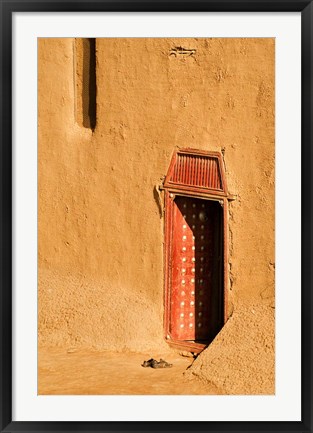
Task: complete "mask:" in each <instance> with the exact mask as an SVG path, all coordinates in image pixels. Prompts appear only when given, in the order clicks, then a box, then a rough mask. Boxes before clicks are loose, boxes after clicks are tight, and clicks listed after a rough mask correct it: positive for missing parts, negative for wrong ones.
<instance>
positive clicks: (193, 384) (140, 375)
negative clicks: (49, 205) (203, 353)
mask: <svg viewBox="0 0 313 433" xmlns="http://www.w3.org/2000/svg"><path fill="white" fill-rule="evenodd" d="M151 357H153V358H155V359H158V360H159V358H160V357H162V355H160V354H157V355H156V354H147V353H133V352H122V353H116V352H92V351H87V350H85V351H83V350H74V349H73V350H71V349H70V350H66V349H47V348H41V349H40V350H39V356H38V394H41V395H42V394H45V395H79V394H80V395H105V394H109V395H112V394H122V395H129V394H131V395H136V394H137V395H140V394H142V395H189V394H193V395H201V394H202V395H203V394H216V393H217V392H216V389H215V387H214V385H209V384H205V383H204V382H202V381H200V380H199V379H197V378H195V377H192V378H188V377H186V376H185V375H184V373H185V371H186V369H187V368H188V367H189V366H190V365H191V363H192V362H193V358H190V357H184V356H180V355H178V354H176V353H173V354H171V355H168V354H167V355H166V357H165V356H164V358H165V360H166V361H168V362H170V363H172V364H173V366H172V367H171V368H164V369H153V368H143V367H142V366H141V364H142V362H143V361H144V360H148V359H150V358H151ZM164 358H163V359H164Z"/></svg>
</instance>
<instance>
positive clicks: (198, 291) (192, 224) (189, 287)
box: [170, 197, 222, 341]
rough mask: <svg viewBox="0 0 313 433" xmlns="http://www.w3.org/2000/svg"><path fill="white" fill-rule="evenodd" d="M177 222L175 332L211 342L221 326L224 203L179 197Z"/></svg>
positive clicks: (180, 336)
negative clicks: (222, 207)
mask: <svg viewBox="0 0 313 433" xmlns="http://www.w3.org/2000/svg"><path fill="white" fill-rule="evenodd" d="M172 221H173V225H172V257H171V261H172V275H171V277H172V278H171V282H172V284H171V305H170V308H171V311H170V333H171V336H172V338H173V339H175V340H192V341H207V340H209V339H211V338H212V337H214V336H215V335H216V333H217V332H218V330H219V328H220V327H221V317H222V284H221V283H222V242H221V241H222V236H221V235H222V234H221V228H222V211H221V206H220V204H219V202H217V201H210V200H202V199H195V198H191V197H176V199H175V200H174V205H173V220H172Z"/></svg>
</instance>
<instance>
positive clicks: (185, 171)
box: [164, 149, 227, 196]
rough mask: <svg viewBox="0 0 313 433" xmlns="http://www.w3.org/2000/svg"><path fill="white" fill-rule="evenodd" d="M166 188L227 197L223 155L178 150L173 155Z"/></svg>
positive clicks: (165, 182) (165, 184)
mask: <svg viewBox="0 0 313 433" xmlns="http://www.w3.org/2000/svg"><path fill="white" fill-rule="evenodd" d="M164 188H171V189H173V188H174V189H177V190H182V191H186V190H188V191H195V192H197V191H198V192H204V193H213V194H215V195H223V196H225V195H227V188H226V180H225V174H224V166H223V162H222V160H221V154H220V153H217V152H205V151H199V150H193V149H184V150H178V151H177V152H176V153H175V154H174V155H173V158H172V161H171V164H170V167H169V170H168V173H167V176H166V178H165V181H164Z"/></svg>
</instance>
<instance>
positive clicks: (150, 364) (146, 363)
mask: <svg viewBox="0 0 313 433" xmlns="http://www.w3.org/2000/svg"><path fill="white" fill-rule="evenodd" d="M172 365H173V364H169V363H168V362H166V361H164V359H160V361H157V360H156V359H153V358H151V359H149V360H148V361H143V364H141V366H142V367H151V368H169V367H172Z"/></svg>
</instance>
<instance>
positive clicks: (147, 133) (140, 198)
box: [38, 38, 275, 393]
mask: <svg viewBox="0 0 313 433" xmlns="http://www.w3.org/2000/svg"><path fill="white" fill-rule="evenodd" d="M38 47H39V52H38V170H39V173H38V174H39V177H38V198H39V200H38V268H39V285H38V293H39V297H38V306H39V310H38V311H39V313H38V339H39V345H40V346H41V347H43V348H49V347H50V348H53V347H54V348H55V347H57V346H58V347H64V348H67V347H73V346H74V347H77V348H85V349H88V348H93V349H97V350H112V351H125V350H132V351H137V352H140V351H144V352H146V351H149V350H160V351H165V352H166V351H170V349H169V348H168V347H167V345H166V343H164V341H163V217H162V212H161V213H160V203H159V201H158V194H156V192H155V189H154V188H155V186H156V185H159V184H160V183H161V181H162V178H163V177H164V175H165V174H166V172H167V169H168V165H169V162H170V159H171V155H172V152H173V150H174V149H175V148H177V147H182V148H184V147H192V148H196V149H203V150H211V151H222V152H223V155H224V161H225V166H226V177H227V182H228V189H229V192H230V193H232V194H235V195H236V196H237V199H236V200H235V201H233V202H231V203H230V204H229V227H228V236H229V271H230V281H229V282H228V300H229V305H228V307H229V308H228V310H229V314H232V313H233V317H232V318H231V319H230V321H229V323H227V324H226V326H225V328H224V329H223V330H222V332H221V334H220V336H221V335H223V336H222V337H220V336H218V337H217V339H216V341H215V342H214V343H213V344H212V345H211V346H210V348H208V349H206V351H205V352H203V353H202V354H201V355H200V357H199V358H198V359H197V363H195V364H194V366H193V367H191V369H194V372H195V374H196V375H198V376H201V377H202V378H206V379H208V380H212V378H211V376H210V374H211V373H209V371H211V367H212V364H211V363H212V360H213V359H215V358H214V356H216V357H219V356H220V357H222V356H223V355H222V354H223V353H224V355H225V356H226V357H227V356H228V354H229V345H228V344H223V343H222V342H225V341H226V340H225V339H227V338H229V339H230V340H231V339H232V337H231V336H232V335H233V333H235V334H234V335H236V336H238V340H237V339H235V341H238V344H239V340H240V338H241V337H240V332H242V339H243V340H244V339H245V338H246V336H247V335H248V336H249V335H250V334H249V332H251V333H253V329H254V327H253V325H254V324H255V323H256V322H255V320H256V315H254V314H253V313H252V312H251V310H250V309H249V305H253V306H254V307H255V306H257V307H259V308H260V310H256V311H260V316H262V314H263V312H264V315H265V316H264V318H263V319H262V321H261V323H262V326H261V325H258V328H257V329H258V331H257V332H258V335H259V336H260V341H261V340H262V338H263V339H264V341H265V340H266V341H267V338H269V339H272V340H271V341H273V335H274V334H273V332H274V328H273V323H274V315H273V314H268V313H267V312H268V311H272V310H273V309H272V308H271V307H274V273H275V257H274V235H275V233H274V181H275V172H274V164H275V155H274V149H275V147H274V49H275V46H274V40H273V39H262V38H261V39H256V38H255V39H254V38H251V39H123V38H121V39H109V38H108V39H97V41H96V74H97V101H96V102H97V119H96V120H97V123H96V128H95V130H94V131H91V129H89V128H85V127H83V126H82V125H81V121H80V119H81V118H82V115H81V113H79V112H78V111H77V110H79V109H81V108H80V107H81V104H80V102H79V101H80V99H79V98H80V97H81V95H79V94H78V90H77V89H80V88H81V81H80V80H81V78H80V76H79V73H78V72H77V71H76V68H75V65H77V64H78V65H79V64H82V63H83V62H82V61H80V60H79V59H77V58H75V56H76V57H77V56H79V55H81V53H80V52H79V51H78V50H75V49H74V47H75V41H74V39H53V38H52V39H40V40H39V44H38ZM176 47H184V48H186V49H187V50H186V51H185V52H183V51H182V50H177V48H176ZM188 50H189V51H188ZM77 80H78V81H77ZM161 199H162V197H161ZM243 305H244V306H245V307H244V308H246V309H244V310H242V308H243V307H242V306H243ZM269 309H271V310H269ZM241 314H242V317H241ZM262 317H263V316H262ZM240 321H243V326H242V327H241V326H238V329H237V328H236V326H235V325H234V323H241V322H240ZM248 323H249V324H250V325H251V326H246V324H248ZM234 327H235V328H234ZM240 330H242V331H240ZM227 335H229V337H227ZM261 336H263V337H261ZM236 338H237V337H236ZM218 341H219V342H220V343H218ZM248 341H251V343H252V339H251V337H250V336H249V338H248ZM236 344H237V343H236ZM270 347H271V348H272V349H271V350H269V351H267V352H266V353H263V352H262V351H256V350H255V349H254V346H253V345H251V347H250V346H249V344H247V345H246V346H245V352H244V353H245V357H246V358H245V359H246V361H245V362H246V364H244V365H246V368H248V369H249V366H251V369H252V370H251V372H252V371H255V370H254V368H257V365H258V363H259V365H261V363H262V359H263V358H262V357H265V358H266V362H265V364H264V365H265V366H266V368H265V367H264V369H262V368H260V375H261V376H262V377H261V376H260V377H261V378H260V379H258V380H255V381H254V382H253V377H255V375H254V374H250V373H249V374H250V376H249V377H250V379H251V380H252V385H251V386H250V385H249V386H248V385H247V381H246V379H245V377H242V376H240V375H237V376H236V377H237V379H236V381H235V382H236V383H233V382H231V380H230V379H227V380H225V382H223V383H224V385H223V384H221V383H220V382H218V383H217V386H219V387H221V389H222V390H223V389H224V390H225V392H227V393H237V392H239V393H246V392H247V393H262V392H263V391H264V389H267V390H270V392H272V391H273V389H274V388H273V381H274V376H273V365H274V349H273V346H270ZM214 351H217V352H216V355H214V354H213V352H214ZM236 353H237V352H236V351H233V353H232V357H233V358H232V362H231V364H230V365H231V368H233V369H234V370H236V368H237V367H238V366H239V365H241V364H242V363H243V357H241V355H240V356H239V354H240V353H243V352H238V356H237V354H236ZM213 355H214V356H213ZM200 359H201V360H202V361H201V374H199V368H200V367H199V365H200V364H199V363H200ZM236 363H237V364H236ZM236 365H237V367H236ZM267 368H268V370H267ZM188 371H189V370H188ZM205 371H207V372H208V373H207V374H206V373H205ZM258 377H259V376H258ZM267 378H269V379H267ZM268 380H269V381H270V382H271V384H269V382H267V381H268ZM264 384H266V385H264ZM223 387H224V388H223Z"/></svg>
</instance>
